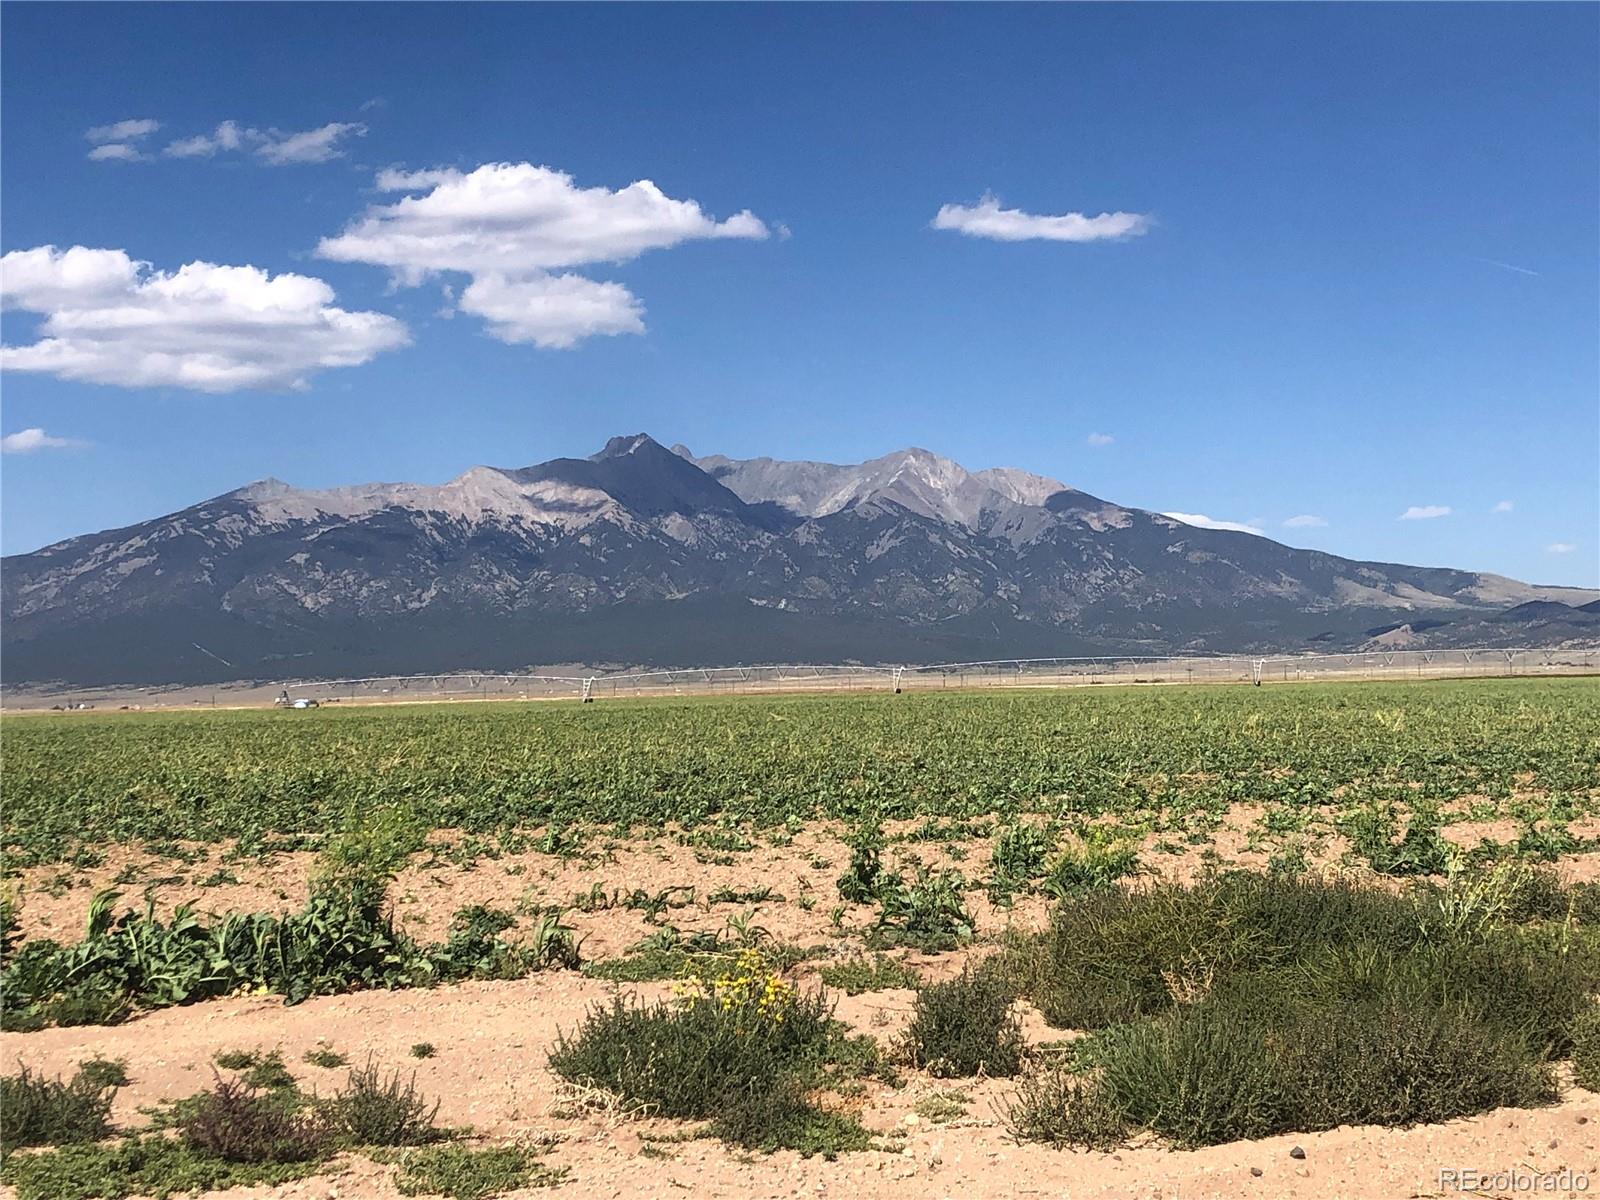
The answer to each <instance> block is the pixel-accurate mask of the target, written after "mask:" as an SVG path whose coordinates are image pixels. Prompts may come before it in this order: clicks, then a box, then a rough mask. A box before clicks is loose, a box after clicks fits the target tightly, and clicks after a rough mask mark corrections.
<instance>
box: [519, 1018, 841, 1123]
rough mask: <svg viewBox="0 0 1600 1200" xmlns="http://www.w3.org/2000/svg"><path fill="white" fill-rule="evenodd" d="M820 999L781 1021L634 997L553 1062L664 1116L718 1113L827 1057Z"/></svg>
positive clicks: (562, 1041) (591, 1021)
mask: <svg viewBox="0 0 1600 1200" xmlns="http://www.w3.org/2000/svg"><path fill="white" fill-rule="evenodd" d="M830 1037H831V1031H830V1028H829V1013H828V1009H827V1006H826V1005H825V1003H824V1002H823V1000H822V998H821V997H820V996H813V997H804V998H800V999H798V1000H797V1001H796V1002H795V1004H794V1005H793V1007H792V1009H791V1011H789V1012H788V1013H786V1014H784V1017H783V1020H782V1021H772V1020H749V1019H745V1018H744V1016H743V1015H742V1014H737V1013H730V1011H729V1010H727V1009H724V1008H722V1007H721V1006H720V1004H719V1003H718V1002H717V1001H715V1000H710V999H698V998H697V999H695V1000H692V1001H691V1002H689V1003H687V1004H664V1003H663V1004H654V1005H641V1004H630V1003H628V1002H626V1001H624V1000H622V999H621V998H620V997H619V998H617V999H616V1000H614V1001H613V1003H612V1006H611V1007H610V1008H596V1009H594V1010H592V1011H591V1012H590V1013H589V1015H588V1016H587V1017H586V1018H585V1019H584V1021H583V1024H582V1025H580V1026H579V1028H578V1031H577V1033H576V1035H575V1036H574V1037H572V1038H571V1039H568V1038H567V1037H566V1036H564V1035H561V1036H558V1038H557V1042H556V1048H555V1050H554V1051H552V1053H551V1055H550V1069H551V1070H552V1071H554V1072H555V1073H556V1074H557V1075H559V1076H561V1077H562V1078H563V1079H567V1080H570V1081H573V1082H583V1083H587V1084H592V1085H595V1086H598V1087H602V1088H605V1089H606V1090H607V1091H611V1092H615V1093H616V1094H617V1095H619V1096H622V1097H624V1098H625V1099H627V1100H630V1101H633V1102H635V1103H639V1104H644V1105H648V1106H649V1107H650V1109H651V1111H652V1112H653V1113H654V1114H655V1115H658V1116H663V1117H676V1118H707V1117H714V1116H716V1115H717V1114H718V1112H720V1111H721V1106H722V1101H723V1098H724V1097H726V1096H727V1095H729V1094H730V1093H733V1092H736V1091H738V1090H740V1089H744V1088H750V1087H767V1086H771V1085H772V1084H773V1083H774V1082H775V1081H776V1080H777V1079H778V1078H780V1077H781V1076H783V1075H785V1074H787V1073H789V1072H791V1071H794V1070H796V1069H798V1068H799V1067H801V1066H802V1065H807V1064H814V1063H816V1062H818V1061H820V1059H821V1058H822V1056H823V1054H824V1052H825V1049H826V1047H827V1045H828V1043H829V1041H830Z"/></svg>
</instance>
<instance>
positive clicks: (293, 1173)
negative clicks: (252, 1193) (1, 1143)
mask: <svg viewBox="0 0 1600 1200" xmlns="http://www.w3.org/2000/svg"><path fill="white" fill-rule="evenodd" d="M319 1166H320V1164H319V1163H317V1162H315V1161H310V1162H298V1163H233V1162H225V1161H223V1160H222V1159H220V1158H212V1157H211V1156H209V1155H206V1154H201V1153H199V1152H198V1151H196V1150H194V1149H192V1148H191V1147H190V1146H188V1145H187V1144H186V1143H184V1142H182V1141H179V1140H177V1139H174V1138H168V1137H162V1136H160V1135H151V1136H148V1137H140V1138H123V1139H121V1140H118V1141H116V1142H112V1143H109V1144H103V1145H96V1144H92V1143H91V1144H84V1145H74V1146H63V1147H61V1148H60V1149H58V1150H50V1151H46V1152H43V1153H38V1154H13V1155H11V1156H10V1157H9V1158H6V1159H5V1160H4V1161H3V1162H0V1183H4V1184H6V1185H7V1186H8V1187H12V1188H15V1189H16V1194H17V1200H123V1198H124V1197H127V1196H151V1197H154V1198H155V1200H168V1198H169V1197H171V1196H174V1195H186V1194H194V1193H199V1192H212V1191H217V1192H221V1191H226V1190H228V1189H229V1188H235V1187H247V1186H250V1185H259V1186H268V1187H270V1186H273V1185H276V1184H282V1183H287V1182H289V1181H290V1180H293V1179H299V1178H301V1177H302V1176H305V1175H309V1174H312V1173H313V1172H315V1171H316V1170H318V1169H319Z"/></svg>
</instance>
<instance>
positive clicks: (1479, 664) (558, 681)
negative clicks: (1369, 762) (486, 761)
mask: <svg viewBox="0 0 1600 1200" xmlns="http://www.w3.org/2000/svg"><path fill="white" fill-rule="evenodd" d="M1591 672H1600V648H1594V649H1550V648H1542V647H1473V648H1469V649H1461V650H1401V649H1395V650H1377V651H1350V652H1345V653H1335V654H1299V655H1273V656H1258V655H1138V654H1133V655H1130V654H1102V655H1088V656H1082V657H1058V658H996V659H984V660H979V661H973V662H948V663H916V664H899V665H895V664H880V665H869V664H856V663H830V664H814V663H788V664H781V665H763V666H731V667H680V668H674V669H670V670H669V669H657V670H649V671H642V670H633V669H625V670H616V671H599V670H597V671H592V672H589V673H586V674H573V675H567V674H560V675H557V674H543V673H541V672H537V671H525V672H505V673H497V672H488V671H449V672H429V673H423V674H416V675H370V676H365V677H360V678H351V679H325V680H298V681H295V682H293V683H285V684H284V685H283V690H284V693H285V694H286V695H287V694H289V693H301V694H310V693H318V692H320V693H322V694H324V695H329V696H332V695H340V694H347V695H350V696H352V697H355V696H369V697H370V696H375V695H389V696H393V695H394V694H395V693H396V692H401V693H410V694H413V695H417V696H426V695H462V694H469V695H492V694H504V695H514V694H519V693H521V694H532V691H531V689H534V688H538V689H542V691H541V692H540V694H552V693H559V694H576V696H577V697H578V698H581V699H583V700H585V701H587V700H591V699H594V698H595V696H596V695H597V694H604V695H613V696H620V695H625V694H632V695H645V694H648V693H651V692H656V693H661V692H672V693H676V692H682V691H700V690H707V689H717V688H729V689H732V690H739V689H741V688H749V689H758V688H764V687H774V688H791V689H803V688H806V687H829V686H834V687H837V686H840V685H843V686H850V685H851V684H852V683H855V684H858V685H860V686H869V685H871V684H873V683H874V682H876V683H881V684H887V685H889V686H891V687H892V688H893V689H894V690H895V691H899V690H901V688H902V687H906V686H916V687H928V686H950V685H952V684H954V685H955V686H985V685H987V686H1007V685H1010V686H1018V685H1024V686H1025V685H1029V684H1034V685H1041V686H1048V685H1049V684H1050V683H1051V682H1055V683H1058V684H1066V683H1072V682H1094V681H1096V680H1117V679H1121V680H1124V681H1141V682H1185V681H1194V682H1221V681H1241V682H1243V681H1249V682H1253V683H1256V684H1258V685H1259V684H1260V683H1262V682H1264V681H1279V680H1292V679H1307V678H1337V677H1340V676H1346V677H1358V676H1359V677H1368V678H1375V677H1385V676H1394V675H1399V674H1408V675H1409V674H1415V675H1422V676H1429V675H1446V676H1447V675H1497V674H1498V675H1508V674H1522V673H1541V674H1542V673H1554V674H1579V673H1591Z"/></svg>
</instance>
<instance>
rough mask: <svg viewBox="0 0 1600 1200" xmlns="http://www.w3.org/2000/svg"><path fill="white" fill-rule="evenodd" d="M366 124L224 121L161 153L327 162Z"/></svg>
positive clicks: (276, 162)
mask: <svg viewBox="0 0 1600 1200" xmlns="http://www.w3.org/2000/svg"><path fill="white" fill-rule="evenodd" d="M366 132H367V127H366V126H365V125H363V124H361V123H360V122H358V121H331V122H329V123H328V124H326V125H323V126H321V127H319V128H317V129H306V130H301V131H299V132H294V131H285V130H282V129H244V128H241V127H240V125H239V123H238V122H237V121H223V122H222V123H221V124H220V125H218V126H217V127H216V129H214V130H212V131H211V132H210V133H202V134H197V135H196V136H194V137H188V138H179V139H178V140H177V141H175V142H171V143H169V144H168V146H167V148H166V149H165V150H163V151H162V152H161V153H163V154H165V155H166V156H167V157H168V158H211V157H212V156H214V155H216V154H219V153H221V152H222V151H224V150H243V149H244V148H246V147H247V146H248V147H249V149H250V152H251V153H252V154H254V155H255V156H256V158H258V159H260V160H261V161H262V162H263V163H265V164H266V165H267V166H269V167H286V166H294V165H299V164H302V163H321V162H328V161H329V160H330V159H335V158H340V157H342V156H343V154H344V151H343V149H341V148H340V142H341V141H342V140H343V139H345V138H349V137H362V136H364V135H365V134H366Z"/></svg>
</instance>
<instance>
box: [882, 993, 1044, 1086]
mask: <svg viewBox="0 0 1600 1200" xmlns="http://www.w3.org/2000/svg"><path fill="white" fill-rule="evenodd" d="M1015 999H1016V995H1015V993H1014V992H1013V991H1012V990H1011V987H1010V986H1009V985H1008V984H1007V983H1006V982H1005V981H1004V980H1002V979H1001V978H1000V977H999V976H998V975H997V974H995V973H994V972H992V971H982V970H979V971H972V970H970V969H968V970H965V971H963V972H962V973H961V974H960V975H959V976H958V977H957V978H955V979H952V980H949V981H948V982H945V983H932V984H929V985H928V986H927V987H925V988H923V989H922V990H921V991H920V992H918V993H917V1001H916V1006H915V1007H914V1009H913V1010H912V1016H911V1024H910V1025H909V1026H908V1027H907V1029H906V1033H905V1042H904V1046H905V1053H906V1057H907V1058H908V1059H909V1060H910V1061H911V1063H912V1064H913V1065H914V1066H918V1067H922V1068H924V1069H925V1070H927V1071H928V1072H929V1074H931V1075H934V1076H936V1077H938V1078H956V1077H960V1076H968V1075H980V1074H982V1075H993V1076H1011V1075H1015V1074H1016V1073H1017V1072H1018V1071H1019V1070H1020V1069H1021V1067H1022V1060H1023V1057H1024V1055H1025V1053H1026V1051H1027V1043H1026V1041H1025V1040H1024V1039H1023V1036H1022V1024H1021V1022H1020V1021H1019V1020H1018V1018H1017V1015H1016V1012H1015V1005H1014V1001H1015Z"/></svg>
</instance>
